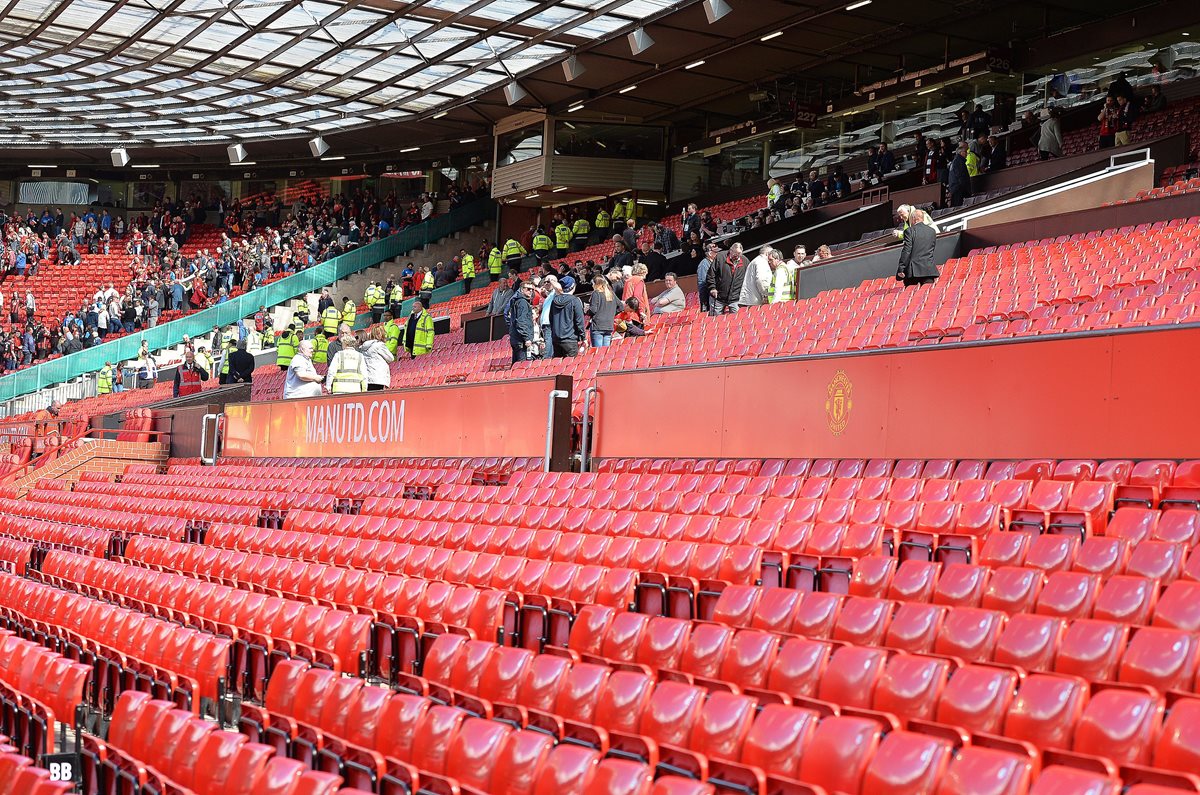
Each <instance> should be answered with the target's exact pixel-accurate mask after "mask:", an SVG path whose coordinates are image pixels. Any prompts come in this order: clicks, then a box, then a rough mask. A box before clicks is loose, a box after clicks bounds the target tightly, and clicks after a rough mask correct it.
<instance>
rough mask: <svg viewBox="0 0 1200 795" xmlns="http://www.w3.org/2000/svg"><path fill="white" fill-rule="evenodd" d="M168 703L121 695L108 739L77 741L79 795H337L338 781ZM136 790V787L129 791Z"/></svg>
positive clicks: (86, 736) (85, 737)
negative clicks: (80, 752) (128, 794)
mask: <svg viewBox="0 0 1200 795" xmlns="http://www.w3.org/2000/svg"><path fill="white" fill-rule="evenodd" d="M174 707H175V705H174V704H173V703H171V702H170V701H156V700H153V699H151V698H150V696H149V695H147V694H146V693H139V692H134V691H127V692H125V693H123V694H121V696H120V697H119V698H118V699H117V701H116V706H115V708H114V710H113V714H112V722H111V724H110V726H109V730H108V739H107V741H104V740H101V739H99V738H98V737H95V736H93V735H91V734H84V735H83V745H84V748H83V758H84V760H85V763H84V770H83V775H82V782H81V783H82V789H83V791H84V792H89V793H92V792H108V791H113V792H127V791H134V792H156V793H162V794H163V795H189V794H190V795H337V793H339V791H341V790H339V788H340V786H341V784H342V779H341V777H340V776H337V775H334V774H332V773H323V772H319V771H313V770H310V769H308V766H307V765H305V764H304V763H302V762H299V761H296V760H293V759H287V758H285V757H281V756H276V755H275V754H274V752H273V750H272V749H271V747H270V746H266V745H260V744H257V743H249V742H247V740H246V737H245V736H244V735H241V734H236V733H234V732H229V731H222V730H220V729H219V728H218V726H217V724H216V723H214V722H211V721H206V720H200V719H198V718H196V717H195V716H194V715H192V713H190V712H188V711H187V710H181V709H175V708H174ZM134 788H136V789H134Z"/></svg>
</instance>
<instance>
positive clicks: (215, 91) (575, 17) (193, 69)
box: [0, 0, 686, 148]
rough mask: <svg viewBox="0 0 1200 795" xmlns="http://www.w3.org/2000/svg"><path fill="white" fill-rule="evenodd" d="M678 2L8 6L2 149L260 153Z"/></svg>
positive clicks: (431, 95) (402, 108)
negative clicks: (220, 147) (257, 147)
mask: <svg viewBox="0 0 1200 795" xmlns="http://www.w3.org/2000/svg"><path fill="white" fill-rule="evenodd" d="M685 1H686V0H685ZM680 4H681V3H680V1H679V0H549V1H545V2H534V0H474V1H473V0H421V1H419V2H392V1H391V0H374V1H372V2H359V1H358V0H349V1H348V2H324V1H321V0H10V1H9V2H8V3H7V5H6V6H5V7H4V8H3V11H0V19H3V25H2V26H0V94H2V98H0V146H19V147H22V148H24V147H28V146H39V145H40V146H55V145H63V146H68V147H72V148H75V147H103V146H129V147H141V146H155V145H174V146H179V145H184V146H186V145H190V144H214V143H232V142H234V141H242V142H254V141H261V140H269V139H276V138H293V137H300V136H309V137H311V136H314V135H327V134H332V133H336V132H339V131H345V130H351V129H354V128H357V127H363V126H367V125H376V124H378V123H380V122H385V123H386V122H397V121H403V120H405V119H410V118H415V117H419V116H422V115H424V116H429V115H431V114H436V113H437V112H438V111H439V110H440V109H442V108H445V107H446V106H449V105H451V104H454V103H457V102H460V101H461V100H463V99H464V98H465V97H468V96H471V95H474V94H477V93H478V92H480V91H482V90H485V89H488V88H491V87H495V86H499V85H502V84H504V83H507V82H508V81H509V80H511V77H512V76H513V75H517V74H520V73H522V72H525V71H529V70H531V69H533V68H536V67H539V66H543V65H545V64H546V63H547V62H548V61H553V60H555V59H562V58H564V57H566V56H567V55H569V54H570V52H571V51H572V50H573V48H574V47H576V46H577V45H579V44H583V43H588V42H594V41H597V40H601V39H604V38H606V37H609V36H613V35H620V34H621V33H623V32H627V31H628V30H629V29H631V28H633V27H635V26H636V25H637V24H639V22H640V20H642V19H644V18H647V17H651V16H654V15H656V14H659V13H662V12H664V11H668V10H670V9H672V8H673V7H675V6H678V5H680Z"/></svg>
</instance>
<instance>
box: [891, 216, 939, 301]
mask: <svg viewBox="0 0 1200 795" xmlns="http://www.w3.org/2000/svg"><path fill="white" fill-rule="evenodd" d="M925 217H926V216H925V211H924V210H917V209H914V210H912V213H911V214H910V215H909V227H908V230H907V231H906V232H905V233H904V246H903V247H902V248H901V249H900V265H899V267H898V268H897V269H896V280H897V281H903V282H904V286H905V287H911V286H913V285H917V284H933V282H934V280H935V279H937V277H938V276H940V275H941V274H939V273H938V269H937V266H936V265H934V264H933V249H934V245H935V244H936V243H937V233H936V232H934V231H933V227H932V226H930V225H929V224H928V223H926V221H925Z"/></svg>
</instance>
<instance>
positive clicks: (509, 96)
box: [504, 80, 529, 106]
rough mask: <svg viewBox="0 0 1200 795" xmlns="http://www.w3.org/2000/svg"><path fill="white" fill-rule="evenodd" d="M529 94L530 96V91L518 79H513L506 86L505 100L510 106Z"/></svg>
mask: <svg viewBox="0 0 1200 795" xmlns="http://www.w3.org/2000/svg"><path fill="white" fill-rule="evenodd" d="M527 96H529V92H528V91H526V90H525V89H524V87H523V86H522V85H521V84H520V83H518V82H517V81H516V80H513V81H512V82H511V83H509V84H508V85H506V86H505V87H504V101H505V102H507V103H508V104H509V105H510V106H511V105H516V104H517V103H518V102H520V101H521V100H523V99H525V97H527Z"/></svg>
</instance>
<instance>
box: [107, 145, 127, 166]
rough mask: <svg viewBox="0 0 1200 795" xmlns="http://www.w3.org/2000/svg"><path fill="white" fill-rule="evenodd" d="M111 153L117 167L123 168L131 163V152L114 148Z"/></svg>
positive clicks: (113, 162)
mask: <svg viewBox="0 0 1200 795" xmlns="http://www.w3.org/2000/svg"><path fill="white" fill-rule="evenodd" d="M109 154H110V155H111V156H112V164H113V166H114V167H116V168H123V167H124V166H127V165H129V153H128V152H126V151H125V150H124V149H114V150H112V151H111V152H109Z"/></svg>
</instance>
